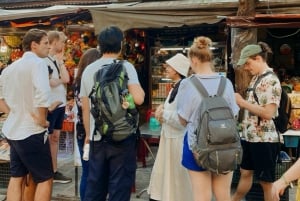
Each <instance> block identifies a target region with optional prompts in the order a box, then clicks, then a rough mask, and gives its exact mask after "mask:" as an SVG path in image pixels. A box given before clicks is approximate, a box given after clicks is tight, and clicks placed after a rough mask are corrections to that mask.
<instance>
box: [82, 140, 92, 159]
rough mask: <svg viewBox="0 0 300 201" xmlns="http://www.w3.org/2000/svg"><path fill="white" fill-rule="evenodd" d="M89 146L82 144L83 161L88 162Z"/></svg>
mask: <svg viewBox="0 0 300 201" xmlns="http://www.w3.org/2000/svg"><path fill="white" fill-rule="evenodd" d="M89 152H90V144H84V146H83V156H82V159H83V160H85V161H88V160H89Z"/></svg>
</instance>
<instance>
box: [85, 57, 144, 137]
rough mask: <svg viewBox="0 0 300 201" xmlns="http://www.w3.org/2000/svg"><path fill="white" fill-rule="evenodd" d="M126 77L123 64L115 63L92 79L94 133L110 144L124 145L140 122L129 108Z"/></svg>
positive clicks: (91, 97)
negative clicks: (110, 142) (121, 142)
mask: <svg viewBox="0 0 300 201" xmlns="http://www.w3.org/2000/svg"><path fill="white" fill-rule="evenodd" d="M127 84H128V75H127V72H126V69H125V67H124V65H123V61H116V60H114V62H113V63H111V64H106V65H104V66H102V67H101V69H99V70H98V71H97V72H96V73H95V75H94V87H93V89H92V91H91V93H90V95H89V97H90V99H91V103H92V106H91V114H92V115H93V117H94V119H95V132H99V133H100V134H101V135H102V136H105V137H106V138H107V139H108V140H111V141H117V142H120V141H123V140H125V139H127V138H128V137H129V136H132V135H134V134H136V130H137V127H138V122H139V114H138V111H137V109H136V108H135V107H134V108H131V109H129V108H128V105H129V104H128V102H127V105H125V106H124V103H126V97H127V96H128V95H129V92H128V89H127Z"/></svg>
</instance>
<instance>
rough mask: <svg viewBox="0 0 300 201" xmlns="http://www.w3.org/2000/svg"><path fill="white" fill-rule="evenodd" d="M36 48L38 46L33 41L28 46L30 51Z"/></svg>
mask: <svg viewBox="0 0 300 201" xmlns="http://www.w3.org/2000/svg"><path fill="white" fill-rule="evenodd" d="M37 46H38V44H37V43H36V42H35V41H32V42H31V45H30V47H31V50H34V49H36V47H37Z"/></svg>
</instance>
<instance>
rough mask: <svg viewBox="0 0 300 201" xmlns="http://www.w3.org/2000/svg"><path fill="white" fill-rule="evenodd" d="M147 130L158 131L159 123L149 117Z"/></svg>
mask: <svg viewBox="0 0 300 201" xmlns="http://www.w3.org/2000/svg"><path fill="white" fill-rule="evenodd" d="M149 129H150V130H151V131H159V129H160V123H159V121H158V120H157V119H156V118H155V117H153V116H152V117H150V120H149Z"/></svg>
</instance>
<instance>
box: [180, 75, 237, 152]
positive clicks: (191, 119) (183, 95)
mask: <svg viewBox="0 0 300 201" xmlns="http://www.w3.org/2000/svg"><path fill="white" fill-rule="evenodd" d="M192 76H196V77H197V78H198V79H199V82H200V81H201V83H202V84H203V85H204V87H205V88H206V90H207V91H208V92H209V95H215V94H217V90H218V86H219V83H220V80H221V79H220V75H218V74H214V75H192ZM223 97H224V98H225V100H226V101H227V103H228V104H229V106H230V108H231V110H232V112H233V114H234V115H237V114H238V112H239V107H238V105H237V104H236V101H235V96H234V90H233V86H232V83H231V81H230V80H228V79H227V82H226V86H225V89H224V93H223ZM177 98H178V102H177V113H178V114H179V115H180V116H181V117H182V118H183V119H185V121H186V122H187V126H186V130H185V132H186V133H187V135H188V144H189V148H190V149H192V145H193V144H194V143H195V141H196V138H195V135H194V134H193V133H194V131H195V130H196V128H197V126H198V122H199V118H200V117H199V110H198V108H199V107H200V104H201V100H202V98H201V95H200V94H199V92H198V91H197V89H196V88H195V87H194V85H193V84H192V82H191V80H190V79H189V78H187V79H184V80H183V81H182V82H181V84H180V86H179V90H178V94H177Z"/></svg>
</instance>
